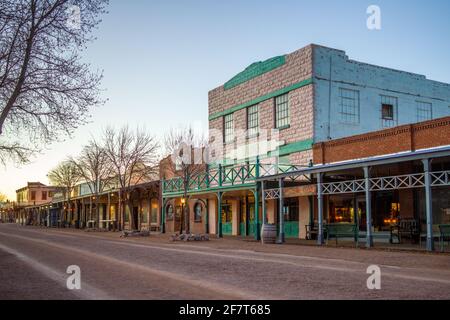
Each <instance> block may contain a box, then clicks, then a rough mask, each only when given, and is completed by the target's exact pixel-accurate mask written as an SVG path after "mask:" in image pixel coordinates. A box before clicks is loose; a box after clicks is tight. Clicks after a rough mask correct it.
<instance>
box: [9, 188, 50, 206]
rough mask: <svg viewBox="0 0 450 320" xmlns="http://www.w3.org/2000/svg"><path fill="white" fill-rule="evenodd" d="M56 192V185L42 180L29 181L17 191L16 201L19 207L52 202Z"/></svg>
mask: <svg viewBox="0 0 450 320" xmlns="http://www.w3.org/2000/svg"><path fill="white" fill-rule="evenodd" d="M55 192H56V188H55V187H49V186H46V185H45V184H42V183H40V182H28V184H27V186H26V187H23V188H21V189H19V190H17V191H16V203H17V206H18V207H29V206H37V205H42V204H45V203H49V202H51V201H52V197H53V195H54V193H55Z"/></svg>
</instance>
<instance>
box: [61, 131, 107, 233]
mask: <svg viewBox="0 0 450 320" xmlns="http://www.w3.org/2000/svg"><path fill="white" fill-rule="evenodd" d="M69 161H70V162H72V163H73V165H74V166H75V167H76V168H77V171H78V174H79V175H80V177H81V179H82V180H83V181H84V182H86V183H87V185H88V187H89V190H90V191H91V194H92V195H93V196H94V197H95V217H96V220H97V226H99V225H100V212H99V197H100V194H102V193H103V192H104V191H105V190H106V188H108V187H110V186H111V183H112V182H113V179H114V176H113V175H112V172H113V170H112V169H113V168H112V163H111V161H110V159H109V157H108V155H107V153H106V150H105V148H104V146H102V145H100V144H99V143H98V142H97V141H96V140H94V139H93V140H91V141H89V143H88V145H86V146H85V147H84V148H83V150H82V151H81V154H80V156H79V157H78V158H70V160H69ZM91 210H92V208H91Z"/></svg>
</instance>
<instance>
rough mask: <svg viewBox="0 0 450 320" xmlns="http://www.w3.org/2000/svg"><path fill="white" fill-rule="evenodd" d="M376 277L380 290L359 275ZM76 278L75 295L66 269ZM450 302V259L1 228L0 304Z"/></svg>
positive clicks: (68, 231) (3, 226)
mask: <svg viewBox="0 0 450 320" xmlns="http://www.w3.org/2000/svg"><path fill="white" fill-rule="evenodd" d="M373 264H375V265H378V266H379V267H380V268H381V272H382V273H381V276H382V277H381V279H382V280H381V285H382V288H381V290H375V291H374V290H368V289H367V286H366V281H367V278H368V276H369V275H368V274H366V270H367V268H368V267H369V266H370V265H373ZM70 265H77V266H79V267H80V268H81V285H82V288H81V290H79V291H77V290H74V291H70V290H68V289H67V288H66V279H67V277H68V276H69V275H68V274H66V269H67V267H68V266H70ZM410 298H412V299H449V298H450V256H449V255H438V254H433V255H430V254H425V253H407V252H388V251H378V250H371V251H367V250H364V249H341V248H317V247H314V246H293V245H286V246H281V247H280V246H275V245H274V246H264V247H263V246H261V245H260V244H258V243H254V242H246V241H242V240H239V241H238V240H229V239H225V240H217V239H214V240H212V241H210V242H208V243H171V242H169V241H168V236H167V235H165V236H152V237H151V238H150V239H120V238H119V234H111V233H104V234H102V233H87V232H83V231H76V230H56V229H52V230H49V229H41V228H33V227H22V226H18V225H13V224H0V299H410Z"/></svg>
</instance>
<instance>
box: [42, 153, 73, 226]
mask: <svg viewBox="0 0 450 320" xmlns="http://www.w3.org/2000/svg"><path fill="white" fill-rule="evenodd" d="M47 176H48V179H49V180H50V183H51V184H52V185H54V186H55V187H58V189H59V190H60V191H61V192H62V193H63V197H64V200H65V201H66V205H65V206H64V212H63V217H61V220H63V219H64V220H65V219H66V218H67V213H68V210H69V207H70V199H71V196H72V192H73V190H74V188H75V187H76V186H77V184H78V183H79V182H80V181H81V175H80V173H79V171H78V167H77V166H75V165H74V164H73V163H72V162H71V161H69V160H67V161H63V162H61V163H60V164H59V165H58V166H57V167H56V168H54V169H53V170H51V171H50V172H49V173H48V175H47ZM61 222H62V221H61Z"/></svg>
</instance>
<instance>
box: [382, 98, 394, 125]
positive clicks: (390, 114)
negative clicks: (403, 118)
mask: <svg viewBox="0 0 450 320" xmlns="http://www.w3.org/2000/svg"><path fill="white" fill-rule="evenodd" d="M380 97H381V112H380V114H381V126H382V127H383V128H389V127H395V126H397V124H398V117H397V110H398V99H397V98H396V97H389V96H380Z"/></svg>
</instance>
